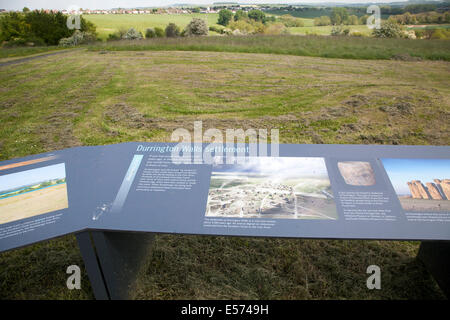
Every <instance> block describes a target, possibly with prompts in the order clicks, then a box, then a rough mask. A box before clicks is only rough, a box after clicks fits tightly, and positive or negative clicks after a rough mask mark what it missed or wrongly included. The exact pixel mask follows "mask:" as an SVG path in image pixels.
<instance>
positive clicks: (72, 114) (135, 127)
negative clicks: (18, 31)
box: [0, 42, 450, 299]
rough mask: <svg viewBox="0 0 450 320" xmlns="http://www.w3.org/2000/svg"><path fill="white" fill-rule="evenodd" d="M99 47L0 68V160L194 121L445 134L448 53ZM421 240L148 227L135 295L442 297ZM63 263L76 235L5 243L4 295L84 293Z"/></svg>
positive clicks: (160, 135) (412, 136)
mask: <svg viewBox="0 0 450 320" xmlns="http://www.w3.org/2000/svg"><path fill="white" fill-rule="evenodd" d="M430 43H431V44H432V43H433V42H430ZM442 43H444V42H442ZM443 45H444V44H443ZM436 46H437V44H436ZM100 50H103V49H99V51H85V50H79V51H76V52H66V53H63V54H60V55H55V56H49V57H43V58H40V59H35V60H31V61H28V62H24V63H21V64H16V65H10V66H3V67H0V79H1V81H0V92H1V95H0V110H1V111H2V112H0V123H1V124H2V125H1V126H0V159H1V160H5V159H10V158H13V157H20V156H25V155H28V154H30V153H39V152H43V151H50V150H56V149H62V148H67V147H72V146H77V145H99V144H108V143H118V142H125V141H169V139H170V134H171V133H172V130H173V129H176V128H179V127H183V128H186V129H189V130H192V128H193V121H194V120H203V128H204V130H206V129H207V128H210V127H215V128H218V129H226V128H244V129H247V128H267V129H271V128H278V129H279V130H280V140H281V142H283V143H363V144H369V143H370V144H421V145H424V144H432V145H448V144H449V142H450V141H449V140H450V138H449V135H448V132H449V127H448V126H449V123H450V121H449V120H450V117H449V116H450V85H449V77H448V75H449V73H450V63H449V62H445V61H428V60H424V61H397V60H352V59H329V58H317V57H302V56H293V55H287V54H284V55H275V54H254V53H235V52H201V51H196V52H193V51H125V50H124V51H114V50H113V49H111V48H110V51H100ZM186 50H187V49H186ZM387 59H389V58H387ZM418 247H419V243H418V242H407V241H403V242H392V241H338V240H301V239H253V238H240V237H235V238H226V237H205V236H203V237H200V236H183V235H158V236H157V237H156V239H155V243H154V248H153V252H152V254H151V255H150V256H149V257H148V268H147V269H146V270H145V272H144V273H143V274H142V275H141V278H140V279H139V287H138V289H137V291H136V292H135V297H136V298H146V299H175V298H177V299H192V298H197V299H207V298H216V299H226V298H235V299H330V298H331V299H352V298H356V299H380V298H388V299H389V298H400V299H408V298H411V299H412V298H415V299H417V298H442V297H443V295H442V293H441V292H440V290H439V289H438V287H437V285H436V283H435V282H434V280H432V278H431V276H430V274H429V273H428V272H427V271H426V270H425V269H424V267H423V265H422V264H421V263H420V262H418V261H417V260H416V259H415V256H416V254H417V251H418ZM71 264H77V265H80V266H82V265H83V263H82V260H81V256H80V254H79V251H78V249H77V247H76V242H75V239H74V237H73V236H67V237H64V238H61V239H57V240H52V241H49V242H46V243H41V244H37V245H34V246H31V247H27V248H23V249H19V250H15V251H11V252H7V253H2V254H1V255H0V298H2V299H7V298H9V299H17V298H58V299H60V298H92V297H93V295H92V291H91V290H90V287H89V284H88V283H87V277H86V273H85V272H84V273H83V276H84V278H83V283H82V290H73V291H70V290H67V288H66V285H65V283H66V277H67V275H66V274H65V270H66V268H67V266H68V265H71ZM370 264H377V265H380V266H382V270H383V289H382V290H367V287H366V278H367V275H366V268H367V266H368V265H370ZM25 278H26V281H25V280H24V279H25Z"/></svg>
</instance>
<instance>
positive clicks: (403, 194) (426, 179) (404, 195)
mask: <svg viewBox="0 0 450 320" xmlns="http://www.w3.org/2000/svg"><path fill="white" fill-rule="evenodd" d="M381 160H382V162H383V165H384V168H385V169H386V172H387V174H388V176H389V179H390V180H391V183H392V186H393V187H394V190H395V192H396V193H397V196H398V198H399V200H400V203H401V205H402V207H403V209H404V210H406V211H419V212H420V211H424V212H435V211H438V212H450V160H448V159H381Z"/></svg>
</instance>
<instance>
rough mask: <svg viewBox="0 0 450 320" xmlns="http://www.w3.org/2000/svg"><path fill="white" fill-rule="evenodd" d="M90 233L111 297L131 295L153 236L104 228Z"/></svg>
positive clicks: (123, 297)
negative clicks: (104, 230)
mask: <svg viewBox="0 0 450 320" xmlns="http://www.w3.org/2000/svg"><path fill="white" fill-rule="evenodd" d="M91 234H92V239H93V242H94V245H95V248H96V252H97V257H98V261H99V263H100V266H101V270H102V272H103V277H104V280H105V283H106V287H107V290H108V292H109V297H110V299H113V300H116V299H130V298H132V297H133V293H134V289H135V285H136V280H137V276H138V274H139V272H140V271H141V268H142V267H144V265H145V261H146V257H148V255H149V253H150V249H151V244H152V242H153V238H154V235H153V234H151V233H131V232H103V231H91Z"/></svg>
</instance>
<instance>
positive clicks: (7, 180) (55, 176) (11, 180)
mask: <svg viewBox="0 0 450 320" xmlns="http://www.w3.org/2000/svg"><path fill="white" fill-rule="evenodd" d="M68 206H69V204H68V199H67V186H66V170H65V165H64V163H60V164H55V165H50V166H46V167H42V168H37V169H31V170H26V171H22V172H17V173H11V174H6V175H2V176H0V224H3V223H7V222H11V221H16V220H20V219H25V218H29V217H33V216H37V215H40V214H44V213H48V212H53V211H57V210H62V209H66V208H68Z"/></svg>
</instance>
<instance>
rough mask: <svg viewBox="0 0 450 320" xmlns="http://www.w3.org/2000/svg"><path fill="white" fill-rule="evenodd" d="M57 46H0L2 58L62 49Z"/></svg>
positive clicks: (0, 56)
mask: <svg viewBox="0 0 450 320" xmlns="http://www.w3.org/2000/svg"><path fill="white" fill-rule="evenodd" d="M62 49H66V48H59V47H56V46H50V47H16V48H0V59H5V58H16V57H25V56H30V55H34V54H39V53H46V52H50V51H55V50H62Z"/></svg>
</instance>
